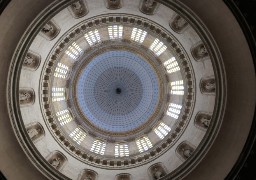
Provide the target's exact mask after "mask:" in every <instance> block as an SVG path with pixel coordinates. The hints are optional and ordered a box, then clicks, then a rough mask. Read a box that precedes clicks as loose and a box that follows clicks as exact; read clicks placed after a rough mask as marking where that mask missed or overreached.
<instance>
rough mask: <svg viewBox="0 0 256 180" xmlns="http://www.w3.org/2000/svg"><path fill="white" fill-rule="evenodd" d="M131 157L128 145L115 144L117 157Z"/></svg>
mask: <svg viewBox="0 0 256 180" xmlns="http://www.w3.org/2000/svg"><path fill="white" fill-rule="evenodd" d="M124 156H129V149H128V145H127V144H115V157H124Z"/></svg>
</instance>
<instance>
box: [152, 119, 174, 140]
mask: <svg viewBox="0 0 256 180" xmlns="http://www.w3.org/2000/svg"><path fill="white" fill-rule="evenodd" d="M170 131H171V128H170V127H169V126H167V125H166V124H164V123H163V122H161V123H160V124H159V125H158V127H157V128H155V129H154V132H155V133H156V135H157V136H158V137H159V138H160V139H163V138H164V137H165V136H166V135H167V134H168V133H169V132H170Z"/></svg>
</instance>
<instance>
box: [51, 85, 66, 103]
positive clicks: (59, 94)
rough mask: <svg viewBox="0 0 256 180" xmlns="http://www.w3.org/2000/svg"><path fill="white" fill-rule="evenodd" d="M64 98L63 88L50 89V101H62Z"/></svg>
mask: <svg viewBox="0 0 256 180" xmlns="http://www.w3.org/2000/svg"><path fill="white" fill-rule="evenodd" d="M65 99H66V98H65V88H59V87H53V88H52V101H53V102H56V101H64V100H65Z"/></svg>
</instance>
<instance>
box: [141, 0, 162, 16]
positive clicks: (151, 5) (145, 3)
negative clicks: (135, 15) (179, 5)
mask: <svg viewBox="0 0 256 180" xmlns="http://www.w3.org/2000/svg"><path fill="white" fill-rule="evenodd" d="M158 6H159V4H158V3H157V2H155V1H154V0H141V2H140V11H141V12H142V13H144V14H147V15H153V14H155V12H156V9H157V7H158Z"/></svg>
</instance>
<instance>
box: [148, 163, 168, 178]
mask: <svg viewBox="0 0 256 180" xmlns="http://www.w3.org/2000/svg"><path fill="white" fill-rule="evenodd" d="M148 171H149V174H150V176H151V178H152V179H153V180H158V179H161V178H162V177H164V176H165V175H166V174H167V172H166V170H165V167H164V166H163V164H162V163H157V164H154V165H152V166H150V167H149V169H148Z"/></svg>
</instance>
